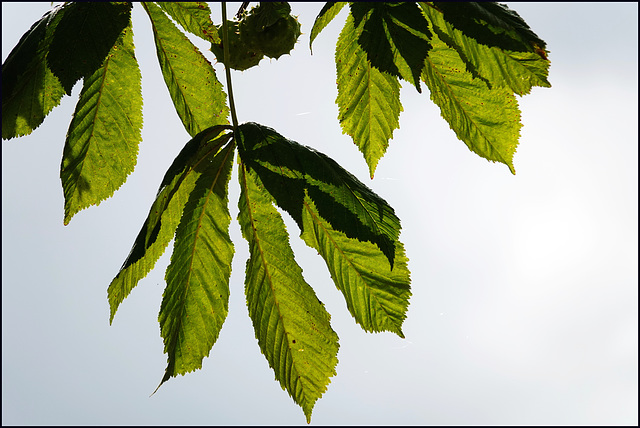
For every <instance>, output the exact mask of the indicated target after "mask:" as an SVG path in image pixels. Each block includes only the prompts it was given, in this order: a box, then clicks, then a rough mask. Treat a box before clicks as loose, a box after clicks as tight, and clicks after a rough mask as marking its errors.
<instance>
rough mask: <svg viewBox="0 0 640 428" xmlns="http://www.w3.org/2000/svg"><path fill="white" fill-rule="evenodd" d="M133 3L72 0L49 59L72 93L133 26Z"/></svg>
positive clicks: (48, 55) (64, 85) (55, 38)
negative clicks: (121, 35) (79, 82)
mask: <svg viewBox="0 0 640 428" xmlns="http://www.w3.org/2000/svg"><path fill="white" fill-rule="evenodd" d="M130 22H131V3H126V2H122V3H117V2H72V3H69V4H68V6H67V7H66V8H65V13H64V15H63V16H62V19H60V22H59V23H58V26H57V27H56V30H55V33H54V34H53V38H52V40H51V45H50V47H49V53H48V54H47V63H48V65H49V68H50V69H51V71H52V72H53V74H55V75H56V77H58V79H60V83H62V86H63V87H64V89H65V91H66V92H67V94H68V95H71V89H72V88H73V85H74V84H75V83H76V82H77V81H78V80H80V79H82V78H83V77H84V78H88V77H89V76H92V75H93V74H94V73H95V72H96V70H98V68H100V67H101V66H102V65H103V63H104V61H105V59H106V57H107V54H109V53H110V52H111V49H112V47H113V46H114V44H115V43H116V40H118V38H119V37H120V34H121V33H122V31H123V30H124V29H125V28H127V27H130Z"/></svg>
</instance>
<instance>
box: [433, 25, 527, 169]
mask: <svg viewBox="0 0 640 428" xmlns="http://www.w3.org/2000/svg"><path fill="white" fill-rule="evenodd" d="M431 43H432V45H433V48H432V49H431V51H430V52H429V57H428V58H427V61H426V62H425V63H426V66H425V69H424V71H423V74H422V77H423V79H424V81H425V83H426V84H427V86H428V87H429V90H430V92H431V99H432V100H433V102H434V103H436V104H437V105H438V106H439V107H440V111H441V113H442V117H443V118H444V119H445V120H446V121H447V122H448V123H449V125H450V126H451V129H453V130H454V131H455V133H456V135H457V136H458V138H459V139H460V140H462V141H463V142H464V143H465V144H466V145H467V147H469V149H470V150H472V151H473V152H474V153H476V154H478V155H480V156H482V157H483V158H485V159H488V160H490V161H494V162H501V163H504V164H505V165H507V166H508V167H509V169H510V170H511V172H512V173H513V174H515V168H514V166H513V155H514V153H515V151H516V147H517V145H518V138H519V136H520V128H521V127H522V124H521V123H520V110H519V109H518V102H517V100H516V99H515V96H514V95H513V93H511V92H510V91H509V90H508V89H505V88H501V87H494V88H492V89H489V87H488V86H487V84H486V83H485V82H484V80H482V79H478V78H474V77H473V75H472V74H471V73H470V72H468V71H466V70H465V65H464V63H463V61H462V60H461V59H460V56H459V55H458V53H457V52H456V51H455V50H453V49H451V48H449V47H448V46H447V45H446V44H445V43H444V42H442V41H440V40H439V39H438V37H437V36H434V37H433V39H432V41H431Z"/></svg>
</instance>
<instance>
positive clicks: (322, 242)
mask: <svg viewBox="0 0 640 428" xmlns="http://www.w3.org/2000/svg"><path fill="white" fill-rule="evenodd" d="M302 217H303V231H302V233H301V237H302V239H304V241H305V242H306V243H307V245H309V246H310V247H311V248H314V249H316V250H317V251H318V253H319V254H320V255H321V256H322V258H324V260H325V262H326V263H327V267H328V268H329V272H330V273H331V278H333V281H334V282H335V284H336V286H337V287H338V289H339V290H340V291H341V292H342V294H343V295H344V297H345V300H346V302H347V308H348V309H349V312H350V313H351V315H352V316H353V317H354V319H355V320H356V322H357V323H358V324H360V325H361V326H362V328H363V329H364V330H366V331H369V332H381V331H391V332H393V333H396V334H397V335H398V336H400V337H403V338H404V334H403V333H402V323H403V321H404V319H405V318H406V312H407V307H408V305H409V298H410V297H411V291H410V287H409V284H410V282H411V280H410V273H409V269H408V268H407V262H408V259H407V257H406V256H405V253H404V247H403V245H402V244H401V243H400V242H399V241H397V242H396V245H395V251H396V253H395V258H394V260H395V262H394V265H393V269H391V266H390V265H389V261H388V260H387V259H386V257H385V255H384V254H383V253H382V252H381V251H380V249H379V248H378V247H376V246H375V245H373V244H371V243H369V242H362V241H358V240H356V239H352V238H349V237H347V236H346V235H345V234H344V233H342V232H340V231H337V230H335V229H333V228H332V227H331V224H329V222H328V221H326V220H325V219H323V218H322V216H321V215H320V213H319V211H318V209H317V208H316V206H315V204H314V203H313V201H312V200H311V198H309V197H308V196H305V199H304V210H303V215H302Z"/></svg>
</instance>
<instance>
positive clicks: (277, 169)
mask: <svg viewBox="0 0 640 428" xmlns="http://www.w3.org/2000/svg"><path fill="white" fill-rule="evenodd" d="M238 132H239V133H240V134H241V135H242V137H243V139H242V143H241V144H239V150H240V156H241V158H242V160H243V162H244V163H245V164H246V165H247V166H248V167H250V168H251V169H252V170H254V171H255V172H256V173H257V174H258V176H259V177H260V180H261V182H262V183H263V185H264V186H265V188H266V189H267V190H268V191H269V193H270V194H271V195H272V196H273V198H274V199H275V201H276V203H277V204H278V206H279V207H280V208H282V209H284V210H285V211H287V212H288V213H289V215H291V217H293V219H294V220H295V221H296V222H297V224H298V226H299V227H300V229H303V221H302V212H303V209H304V197H305V194H308V195H309V197H310V198H311V199H312V200H313V201H314V203H315V204H316V207H317V208H318V210H319V212H320V214H321V215H322V216H323V217H324V218H325V219H326V220H327V221H328V222H329V223H331V225H332V227H333V228H334V229H336V230H339V231H341V232H342V233H344V234H345V235H347V236H348V237H350V238H353V239H358V240H360V241H369V242H371V243H373V244H375V245H377V246H378V248H380V250H381V251H382V253H383V254H384V255H385V256H386V257H387V258H388V261H389V264H390V265H391V266H393V263H394V262H393V260H394V255H395V243H396V241H397V240H398V236H399V234H400V220H399V219H398V217H397V216H396V215H395V212H394V211H393V208H391V207H390V206H389V204H387V202H386V201H385V200H384V199H382V198H381V197H380V196H378V195H377V194H375V193H374V192H373V191H372V190H371V189H369V188H368V187H367V186H365V185H364V184H363V183H362V182H360V181H359V180H358V179H357V178H356V177H354V176H353V175H351V174H350V173H349V172H348V171H346V170H345V169H343V168H342V167H341V166H340V165H338V163H336V162H335V161H334V160H333V159H331V158H329V157H328V156H326V155H324V154H322V153H320V152H318V151H316V150H313V149H311V148H309V147H306V146H303V145H301V144H298V143H296V142H295V141H291V140H288V139H286V138H284V137H283V136H282V135H280V134H278V133H277V132H276V131H274V130H273V129H271V128H268V127H266V126H263V125H259V124H257V123H244V124H242V125H240V127H239V129H238Z"/></svg>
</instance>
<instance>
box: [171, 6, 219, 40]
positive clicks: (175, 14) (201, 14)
mask: <svg viewBox="0 0 640 428" xmlns="http://www.w3.org/2000/svg"><path fill="white" fill-rule="evenodd" d="M158 6H160V7H161V8H162V10H164V11H165V13H167V14H168V15H169V16H171V17H172V18H173V19H174V20H175V21H176V22H177V23H179V24H180V25H181V26H182V28H184V29H185V30H186V31H188V32H190V33H192V34H195V35H196V36H198V37H200V38H202V39H204V40H207V41H209V42H211V43H220V36H219V35H218V30H217V29H216V26H215V25H213V22H211V10H210V9H209V5H208V4H207V3H205V2H202V1H180V2H177V1H163V2H158Z"/></svg>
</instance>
